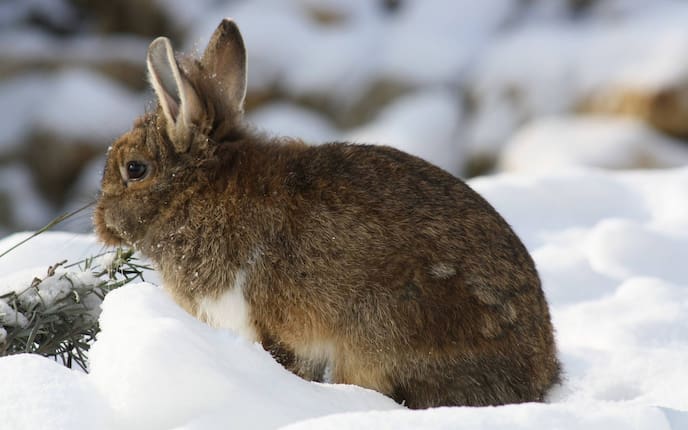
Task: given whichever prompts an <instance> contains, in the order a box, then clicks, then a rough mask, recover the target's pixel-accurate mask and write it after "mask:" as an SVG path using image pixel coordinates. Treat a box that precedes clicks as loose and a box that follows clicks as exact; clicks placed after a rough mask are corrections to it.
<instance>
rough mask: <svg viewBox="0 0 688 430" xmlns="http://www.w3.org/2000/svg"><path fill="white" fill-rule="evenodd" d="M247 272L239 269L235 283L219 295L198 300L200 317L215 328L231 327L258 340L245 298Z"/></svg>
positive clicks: (249, 337)
mask: <svg viewBox="0 0 688 430" xmlns="http://www.w3.org/2000/svg"><path fill="white" fill-rule="evenodd" d="M246 277H247V273H246V271H245V270H239V271H237V273H236V275H235V277H234V285H232V288H230V289H228V290H227V291H226V292H224V293H222V294H221V295H220V296H219V297H204V298H202V299H201V300H199V301H198V318H199V319H200V320H202V321H205V322H206V323H208V324H209V325H211V326H213V327H215V328H223V329H229V330H232V331H233V332H235V333H237V334H238V335H240V336H243V337H245V338H246V339H248V340H250V341H253V342H255V341H257V340H258V336H257V334H256V330H255V328H254V327H253V325H252V324H251V321H250V318H249V306H248V303H247V302H246V299H245V298H244V286H245V285H246Z"/></svg>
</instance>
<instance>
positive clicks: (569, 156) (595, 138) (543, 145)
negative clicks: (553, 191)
mask: <svg viewBox="0 0 688 430" xmlns="http://www.w3.org/2000/svg"><path fill="white" fill-rule="evenodd" d="M686 164H688V145H686V144H685V143H684V142H680V141H676V140H673V139H671V138H669V137H665V136H663V135H661V134H660V133H659V132H657V131H654V130H652V129H651V128H650V127H648V126H647V125H645V124H643V123H641V122H639V121H637V120H633V119H629V118H620V117H604V116H578V117H575V116H561V117H544V118H542V119H537V120H535V121H533V122H531V123H530V124H528V125H526V126H525V127H523V128H521V129H520V130H519V131H518V132H517V133H516V134H514V136H513V137H512V138H511V139H510V140H509V142H508V143H507V145H506V147H505V148H504V151H503V152H502V153H501V154H500V159H499V167H500V168H501V169H502V170H504V171H527V172H531V173H535V172H547V171H557V170H561V169H562V168H566V167H574V166H588V167H601V168H607V169H631V168H660V167H679V166H682V165H686Z"/></svg>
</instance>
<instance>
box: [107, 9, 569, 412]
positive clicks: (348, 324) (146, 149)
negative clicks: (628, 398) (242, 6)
mask: <svg viewBox="0 0 688 430" xmlns="http://www.w3.org/2000/svg"><path fill="white" fill-rule="evenodd" d="M245 61H246V53H245V49H244V45H243V41H242V39H241V35H240V34H239V30H238V28H237V27H236V25H235V24H234V23H233V22H231V21H228V20H225V21H223V22H222V23H221V24H220V26H219V27H218V29H217V30H216V31H215V33H214V34H213V36H212V38H211V40H210V43H209V45H208V47H207V49H206V51H205V53H204V54H203V56H202V57H201V58H200V59H199V60H194V59H188V58H185V59H182V60H181V61H180V60H178V59H177V58H176V57H175V56H174V54H173V52H172V48H171V46H170V43H169V41H168V40H167V39H164V38H159V39H156V40H155V41H154V42H153V43H151V46H150V48H149V52H148V71H149V74H150V77H151V82H152V86H153V88H154V90H155V93H156V96H157V99H158V104H159V106H158V109H157V110H156V111H155V112H150V113H148V114H146V115H145V116H144V117H142V118H141V119H139V120H138V121H137V122H136V124H135V125H134V127H133V129H132V130H131V131H130V132H128V133H127V134H125V135H124V136H122V137H121V138H120V139H118V140H117V141H116V142H115V143H114V145H113V147H112V150H111V151H110V152H109V153H108V159H107V163H106V167H105V171H104V173H103V181H102V193H101V196H100V199H99V202H98V205H97V207H96V212H95V217H94V220H95V226H96V231H97V233H98V235H99V236H100V238H101V239H102V240H103V241H104V242H106V243H108V244H127V245H130V246H133V247H135V248H136V249H138V250H140V251H141V252H143V253H144V254H145V255H147V256H148V257H149V258H150V259H151V260H153V261H154V262H155V264H156V265H157V267H158V269H159V271H160V273H161V275H162V278H163V281H164V282H163V283H164V287H165V288H166V290H168V291H169V292H170V293H171V294H172V296H173V297H174V298H175V300H176V301H177V302H178V303H179V304H180V305H181V306H182V307H184V308H185V309H186V310H187V311H188V312H190V313H191V314H193V315H195V316H196V317H198V318H199V319H202V320H204V321H206V322H208V323H209V324H212V325H215V326H218V327H225V328H232V329H235V330H237V331H239V332H241V333H243V334H244V335H246V336H248V337H250V338H253V339H256V340H258V341H260V342H261V343H262V345H263V346H264V348H265V349H266V350H268V351H269V352H270V353H271V354H272V355H273V356H274V357H275V359H276V360H278V361H279V362H280V363H281V364H282V365H284V366H285V367H286V368H288V369H289V370H291V371H293V372H294V373H296V374H298V375H300V376H302V377H304V378H307V379H312V380H322V379H323V377H324V372H325V369H326V367H327V368H328V375H329V376H330V377H331V379H332V381H334V382H339V383H349V384H357V385H361V386H363V387H368V388H372V389H375V390H378V391H380V392H382V393H384V394H386V395H389V396H391V397H393V398H394V399H395V400H397V401H399V402H403V403H404V404H406V405H408V406H409V407H412V408H422V407H431V406H441V405H497V404H504V403H515V402H527V401H540V400H542V399H543V398H544V396H545V394H546V393H547V391H548V389H549V388H550V387H551V386H552V385H553V384H555V383H556V382H557V381H558V378H559V364H558V361H557V358H556V354H555V345H554V337H553V331H552V325H551V322H550V316H549V310H548V307H547V303H546V301H545V297H544V295H543V292H542V289H541V287H540V281H539V278H538V274H537V272H536V270H535V267H534V263H533V261H532V259H531V258H530V256H529V254H528V252H527V251H526V249H525V247H524V246H523V244H522V243H521V241H520V240H519V239H518V238H517V237H516V235H515V234H514V232H513V231H512V230H511V228H510V227H509V226H508V224H507V223H506V222H505V221H504V220H503V219H502V218H501V217H500V216H499V215H498V214H497V213H496V211H495V210H494V209H493V208H492V207H491V206H490V205H489V204H488V203H487V202H486V201H485V200H484V199H482V198H481V197H480V196H479V195H477V194H476V193H475V192H474V191H472V190H471V189H470V188H469V187H468V186H467V185H466V184H464V183H463V182H462V181H460V180H459V179H457V178H455V177H453V176H451V175H450V174H448V173H446V172H444V171H442V170H441V169H439V168H437V167H435V166H433V165H431V164H429V163H427V162H425V161H423V160H421V159H419V158H416V157H413V156H410V155H408V154H405V153H403V152H400V151H398V150H395V149H392V148H389V147H384V146H371V145H354V144H347V143H328V144H323V145H319V146H308V145H306V144H304V143H303V142H301V141H299V140H298V139H290V138H283V139H276V138H271V137H266V136H264V135H261V134H260V133H258V132H256V131H253V130H251V129H250V128H249V127H247V126H246V125H244V123H243V114H242V112H243V99H244V95H245V91H246V63H245Z"/></svg>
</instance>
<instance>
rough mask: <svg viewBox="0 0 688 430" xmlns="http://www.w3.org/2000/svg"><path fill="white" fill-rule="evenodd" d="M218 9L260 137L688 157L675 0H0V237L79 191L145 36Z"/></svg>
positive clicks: (627, 165)
mask: <svg viewBox="0 0 688 430" xmlns="http://www.w3.org/2000/svg"><path fill="white" fill-rule="evenodd" d="M223 17H231V18H234V19H235V20H236V21H237V23H238V24H239V26H240V28H241V29H242V32H243V34H244V38H245V41H246V44H247V48H248V52H249V94H248V99H247V112H248V116H249V119H250V121H251V122H252V123H254V124H255V125H256V126H257V127H260V128H263V129H266V130H269V131H271V132H272V133H274V134H286V135H294V136H300V137H302V138H304V139H305V140H307V141H309V142H312V143H318V142H323V141H332V140H342V139H346V140H350V141H356V142H369V143H380V144H390V145H393V146H396V147H398V148H400V149H403V150H406V151H408V152H411V153H414V154H417V155H419V156H422V157H424V158H426V159H428V160H429V161H431V162H433V163H435V164H438V165H439V166H441V167H443V168H445V169H446V170H448V171H450V172H452V173H454V174H455V175H458V176H461V177H471V176H474V175H480V174H490V173H495V172H501V171H520V172H542V171H551V170H561V169H565V168H569V167H575V166H591V167H598V168H610V169H633V168H666V167H672V166H679V165H684V164H688V2H687V1H678V0H486V1H481V2H476V1H472V0H415V1H414V0H199V1H187V0H2V1H1V2H0V237H2V236H4V235H5V234H7V233H9V232H11V231H16V230H22V229H35V228H37V227H40V226H42V225H44V224H45V223H46V222H48V221H49V220H50V219H52V218H53V217H55V216H56V215H58V214H60V213H63V212H65V211H68V210H70V209H73V208H75V207H78V206H81V205H83V204H84V203H87V202H89V201H91V200H93V199H94V197H95V195H96V193H97V190H98V187H99V177H100V170H101V168H102V164H103V160H104V156H105V153H106V150H107V147H108V146H109V145H110V144H111V142H112V141H113V139H114V138H115V137H116V136H118V135H119V134H121V133H122V132H124V131H126V130H127V129H128V128H129V127H130V126H131V123H132V122H133V120H134V118H135V117H136V116H138V115H139V114H141V113H142V112H143V111H144V110H145V109H146V108H150V107H151V103H152V94H151V91H150V90H149V89H148V86H147V81H146V76H145V67H144V66H145V52H146V48H147V46H148V43H149V42H150V41H151V40H152V38H154V37H156V36H159V35H166V36H168V37H170V38H171V39H172V40H173V43H174V44H175V46H176V48H177V49H179V50H181V51H187V52H188V51H196V52H198V51H200V50H202V49H203V48H204V46H205V43H206V42H207V40H208V38H209V36H210V34H211V33H212V31H213V30H214V29H215V27H216V26H217V24H218V23H219V22H220V20H221V19H222V18H223ZM89 217H90V215H89V214H85V215H83V216H81V217H75V218H74V219H72V220H69V221H68V222H67V223H66V224H65V225H63V226H62V228H63V229H71V230H75V231H81V232H86V231H89V230H90V229H91V224H90V219H89Z"/></svg>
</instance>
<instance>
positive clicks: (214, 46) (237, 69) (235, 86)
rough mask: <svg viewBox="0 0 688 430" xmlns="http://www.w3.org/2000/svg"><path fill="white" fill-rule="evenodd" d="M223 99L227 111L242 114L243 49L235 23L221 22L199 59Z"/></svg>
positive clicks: (243, 86) (244, 86) (244, 72)
mask: <svg viewBox="0 0 688 430" xmlns="http://www.w3.org/2000/svg"><path fill="white" fill-rule="evenodd" d="M201 63H202V64H203V67H204V68H205V69H206V70H207V71H208V73H209V74H210V76H211V77H212V79H214V80H216V81H217V83H218V86H219V90H220V91H221V93H223V94H224V96H225V101H226V102H227V103H228V104H229V106H228V107H230V108H232V109H234V110H236V111H239V112H241V111H243V107H244V98H245V97H246V47H245V46H244V40H243V39H242V37H241V33H240V32H239V28H238V27H237V25H236V24H235V23H234V21H232V20H229V19H223V20H222V22H221V23H220V25H219V26H218V27H217V29H216V30H215V32H214V33H213V35H212V37H211V38H210V42H209V43H208V47H207V48H206V50H205V53H204V54H203V58H202V59H201Z"/></svg>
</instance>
